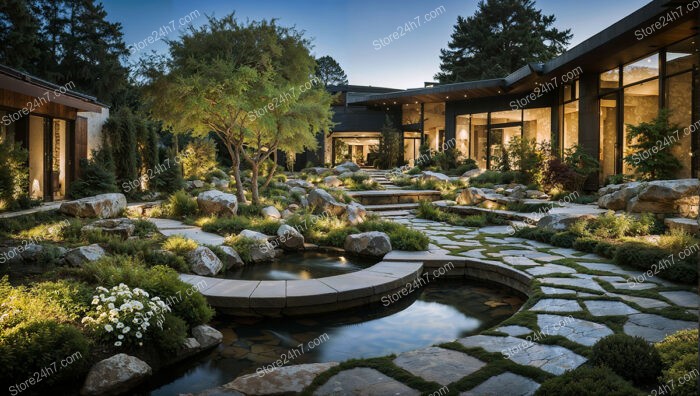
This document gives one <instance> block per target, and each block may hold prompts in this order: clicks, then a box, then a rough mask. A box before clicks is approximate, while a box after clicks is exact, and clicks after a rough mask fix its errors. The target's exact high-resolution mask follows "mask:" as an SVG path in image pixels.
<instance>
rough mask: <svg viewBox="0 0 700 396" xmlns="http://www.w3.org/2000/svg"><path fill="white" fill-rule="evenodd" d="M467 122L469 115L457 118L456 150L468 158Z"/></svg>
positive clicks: (468, 133)
mask: <svg viewBox="0 0 700 396" xmlns="http://www.w3.org/2000/svg"><path fill="white" fill-rule="evenodd" d="M469 121H470V116H469V115H460V116H457V122H456V125H457V131H456V139H457V144H456V148H457V150H458V151H459V152H460V153H461V154H462V155H463V156H465V157H469V135H470V131H469V124H470V122H469Z"/></svg>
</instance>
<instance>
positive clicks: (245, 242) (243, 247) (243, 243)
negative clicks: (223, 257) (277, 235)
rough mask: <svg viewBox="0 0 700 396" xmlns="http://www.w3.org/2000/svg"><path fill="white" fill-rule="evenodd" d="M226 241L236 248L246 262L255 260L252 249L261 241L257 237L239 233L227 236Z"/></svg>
mask: <svg viewBox="0 0 700 396" xmlns="http://www.w3.org/2000/svg"><path fill="white" fill-rule="evenodd" d="M225 243H226V245H228V246H231V247H232V248H233V249H234V250H236V252H237V253H238V255H239V256H241V260H243V262H244V263H246V264H249V263H252V262H253V259H252V257H251V251H252V250H253V248H255V247H256V246H258V245H260V243H259V242H258V241H256V240H255V239H252V238H246V237H242V236H239V235H233V236H230V237H228V238H226V241H225Z"/></svg>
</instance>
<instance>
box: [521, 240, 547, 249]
mask: <svg viewBox="0 0 700 396" xmlns="http://www.w3.org/2000/svg"><path fill="white" fill-rule="evenodd" d="M525 243H527V244H528V245H530V246H532V247H534V248H551V247H552V245H548V244H546V243H544V242H539V241H530V240H527V241H525Z"/></svg>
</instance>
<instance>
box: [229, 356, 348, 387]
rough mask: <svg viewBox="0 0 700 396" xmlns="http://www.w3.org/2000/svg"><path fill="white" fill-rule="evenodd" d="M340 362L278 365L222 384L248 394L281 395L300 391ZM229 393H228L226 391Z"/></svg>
mask: <svg viewBox="0 0 700 396" xmlns="http://www.w3.org/2000/svg"><path fill="white" fill-rule="evenodd" d="M337 365H338V363H335V362H331V363H313V364H298V365H294V366H285V367H278V368H275V369H274V370H272V371H270V372H267V371H265V372H264V375H259V374H257V373H256V374H248V375H243V376H240V377H238V378H236V379H235V380H234V381H233V382H229V383H228V384H226V385H223V386H221V388H223V390H225V391H238V392H242V394H246V395H279V394H283V393H288V392H294V393H300V392H301V391H303V390H304V388H306V387H307V386H309V385H311V382H313V380H314V379H315V378H316V377H317V376H318V375H319V374H321V373H322V372H324V371H326V370H328V369H330V368H331V367H334V366H337ZM226 394H228V393H226Z"/></svg>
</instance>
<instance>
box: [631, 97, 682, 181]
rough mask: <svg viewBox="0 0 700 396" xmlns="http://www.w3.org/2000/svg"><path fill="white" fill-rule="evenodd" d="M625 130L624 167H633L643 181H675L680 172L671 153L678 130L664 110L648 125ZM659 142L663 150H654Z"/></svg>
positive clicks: (666, 110)
mask: <svg viewBox="0 0 700 396" xmlns="http://www.w3.org/2000/svg"><path fill="white" fill-rule="evenodd" d="M627 127H628V130H627V142H626V143H627V144H628V147H629V149H630V154H629V155H627V156H625V157H624V161H625V163H626V164H627V165H630V166H632V167H634V168H635V170H636V171H637V173H639V174H640V175H641V176H642V178H644V179H645V180H660V179H675V177H676V174H677V173H678V171H680V170H681V169H682V168H683V164H681V162H680V161H679V160H678V158H676V156H675V155H674V154H673V150H672V148H673V147H674V146H677V145H678V144H680V140H679V139H678V138H677V135H676V134H677V133H678V130H679V129H680V127H679V126H678V125H671V124H670V122H669V111H668V109H662V110H661V111H659V115H658V116H657V117H656V118H655V119H654V120H652V121H651V122H642V123H640V124H639V125H627ZM659 142H664V144H665V145H666V146H665V147H664V148H663V150H659V149H658V148H659V147H658V146H659ZM652 150H653V155H651V153H652Z"/></svg>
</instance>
